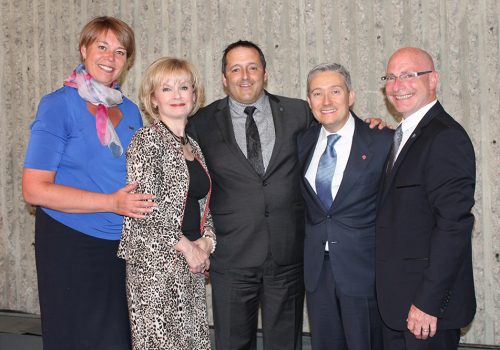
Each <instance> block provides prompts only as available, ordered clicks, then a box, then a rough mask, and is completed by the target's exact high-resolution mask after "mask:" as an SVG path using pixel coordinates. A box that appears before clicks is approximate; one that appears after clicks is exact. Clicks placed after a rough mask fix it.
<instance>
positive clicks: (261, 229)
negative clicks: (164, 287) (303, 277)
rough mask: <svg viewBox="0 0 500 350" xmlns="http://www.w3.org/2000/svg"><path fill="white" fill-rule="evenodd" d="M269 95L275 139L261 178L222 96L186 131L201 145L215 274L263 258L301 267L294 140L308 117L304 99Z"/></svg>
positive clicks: (300, 203) (301, 211)
mask: <svg viewBox="0 0 500 350" xmlns="http://www.w3.org/2000/svg"><path fill="white" fill-rule="evenodd" d="M268 96H269V102H270V104H271V110H272V114H273V119H274V127H275V133H276V134H275V135H276V139H275V144H274V149H273V152H272V156H271V159H270V162H269V165H268V167H267V169H266V173H265V174H264V176H263V177H261V176H259V175H258V174H257V173H256V172H255V170H254V169H253V168H252V166H251V164H250V163H249V162H248V160H247V158H246V157H245V155H244V154H243V152H241V149H240V148H239V146H238V144H237V143H236V139H235V136H234V131H233V124H232V121H231V115H230V111H229V104H228V98H227V97H226V98H224V99H221V100H218V101H215V102H213V103H212V104H210V105H209V106H207V107H205V108H203V109H202V110H200V111H199V112H197V113H196V115H195V116H193V118H191V120H190V126H189V132H191V133H192V135H193V136H194V137H195V138H196V140H197V141H198V143H199V145H200V146H201V149H202V151H203V154H204V156H205V159H206V162H207V166H208V169H209V172H210V175H211V176H212V186H213V188H212V197H211V200H210V210H211V212H212V218H213V221H214V225H215V229H216V232H217V249H216V251H215V253H214V255H213V257H212V265H211V267H212V268H213V269H215V270H224V269H226V268H246V267H256V266H259V265H261V264H262V263H263V262H264V260H265V259H266V257H267V256H268V254H271V256H272V259H273V260H274V261H275V262H276V263H277V264H280V265H287V264H293V263H302V257H303V239H304V205H303V201H302V198H301V196H300V192H299V190H298V184H299V177H300V171H299V167H298V165H297V146H296V135H297V133H298V132H299V131H300V130H303V129H305V128H307V127H308V126H309V125H310V124H311V122H312V117H311V114H310V110H309V107H308V106H307V104H306V102H305V101H303V100H298V99H291V98H286V97H281V96H274V95H271V94H268Z"/></svg>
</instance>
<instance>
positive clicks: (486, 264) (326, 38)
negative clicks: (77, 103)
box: [0, 0, 500, 344]
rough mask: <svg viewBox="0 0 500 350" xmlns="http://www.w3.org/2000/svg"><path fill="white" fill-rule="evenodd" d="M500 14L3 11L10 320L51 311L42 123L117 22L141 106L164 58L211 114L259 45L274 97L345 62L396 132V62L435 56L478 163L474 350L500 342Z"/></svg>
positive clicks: (322, 9) (130, 90) (380, 9)
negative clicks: (131, 56) (40, 184)
mask: <svg viewBox="0 0 500 350" xmlns="http://www.w3.org/2000/svg"><path fill="white" fill-rule="evenodd" d="M499 6H500V2H499V1H498V0H458V1H457V0H415V1H409V0H368V1H365V0H353V1H339V0H289V1H285V0H243V1H240V0H214V1H204V0H190V1H183V2H181V1H174V0H164V1H162V0H155V1H138V0H119V1H103V0H83V1H79V0H78V1H77V0H70V1H66V0H30V1H28V0H18V1H13V0H3V1H0V82H1V83H0V110H1V111H2V113H0V308H3V309H13V310H22V311H28V312H37V311H38V302H37V289H36V274H35V266H34V251H33V223H34V220H33V216H32V215H31V214H30V207H29V206H27V205H26V204H25V203H24V202H23V200H22V196H21V171H22V162H23V158H24V152H25V147H26V143H27V139H28V135H29V125H30V123H31V121H32V119H33V117H34V114H35V111H36V106H37V104H38V101H39V99H40V97H41V96H43V95H44V94H47V93H49V92H50V91H52V90H54V89H56V88H58V87H60V86H61V85H62V81H63V80H64V78H66V76H68V75H69V73H70V72H71V70H72V69H73V68H74V67H75V66H76V64H77V63H78V60H79V53H78V48H77V45H78V34H79V31H80V29H81V27H82V26H83V24H85V23H86V22H87V21H88V20H89V19H90V18H92V17H94V16H97V15H105V14H107V15H114V16H117V17H120V18H122V19H123V20H125V21H126V22H128V23H129V24H130V25H131V26H132V27H133V28H134V30H135V32H136V38H137V45H138V55H137V59H136V62H135V65H134V66H133V68H132V69H131V70H130V72H129V73H128V74H127V76H126V79H125V80H124V84H123V91H124V92H125V93H126V94H127V96H129V97H130V98H131V99H132V100H137V89H138V85H139V83H140V77H141V74H142V72H143V71H144V69H145V68H146V67H147V65H148V64H149V63H151V62H152V61H153V60H154V59H155V58H157V57H159V56H164V55H171V56H179V57H186V58H188V59H190V60H192V61H193V62H194V63H195V64H196V65H197V66H198V68H199V69H200V71H201V73H202V76H203V77H204V80H205V85H206V89H207V101H208V102H211V101H212V100H214V99H216V98H219V97H221V96H223V90H222V86H221V83H220V56H221V52H222V50H223V49H224V47H225V46H226V45H227V44H228V43H230V42H232V41H235V40H238V39H249V40H253V41H255V42H256V43H258V44H259V45H260V46H261V47H262V49H263V51H264V53H265V55H266V58H267V60H268V70H269V73H270V79H269V85H268V89H269V91H271V92H273V93H277V94H284V95H289V96H294V97H305V81H306V75H307V72H308V70H309V69H310V68H311V67H312V66H313V65H315V64H317V63H320V62H324V61H335V62H339V63H342V64H344V65H345V66H346V67H347V68H348V69H349V70H350V71H351V73H352V78H353V85H354V88H355V90H356V91H357V102H356V105H355V107H354V110H355V111H356V113H357V114H358V115H360V116H363V117H365V116H373V115H377V116H381V117H382V118H384V119H385V120H387V122H388V123H389V124H391V125H394V124H395V120H394V118H393V116H392V115H391V112H390V110H389V109H388V108H387V104H386V101H385V99H384V96H383V93H382V84H381V82H380V80H379V77H380V76H381V75H383V74H384V69H385V63H386V60H387V58H388V57H389V55H390V54H391V53H392V52H393V51H394V50H395V49H396V48H398V47H401V46H408V45H412V46H420V47H423V48H425V49H427V50H428V51H429V52H430V53H431V54H432V55H433V56H434V58H435V60H436V65H437V70H438V71H439V72H440V79H441V84H440V88H439V99H440V100H441V102H442V103H443V105H444V107H445V108H446V109H447V110H448V112H449V113H450V114H451V115H452V116H454V117H455V118H456V119H457V120H458V121H459V122H461V123H462V124H463V125H464V127H465V128H466V129H467V131H468V132H469V134H470V136H471V138H472V140H473V142H474V146H475V150H476V155H477V172H478V180H477V191H476V206H475V208H474V213H475V215H476V225H475V229H474V234H473V235H474V236H473V244H474V265H475V280H476V289H477V299H478V312H477V316H476V319H475V320H474V322H473V324H472V325H471V327H470V329H469V330H468V332H467V333H466V334H465V336H464V337H463V339H462V341H464V342H467V343H480V344H500V282H499V277H500V238H499V235H498V232H499V231H500V215H499V210H500V209H499V202H500V186H499V185H500V184H499V182H500V176H499V175H500V173H499V172H500V152H499V149H498V148H499V147H498V145H499V142H500V140H499V132H500V125H499V124H500V118H498V111H499V110H500V98H499V83H498V79H499V58H498V57H499V45H500V44H499V35H498V34H499V33H498V20H499V16H500V14H499ZM305 329H307V324H306V325H305Z"/></svg>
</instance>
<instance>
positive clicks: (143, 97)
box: [139, 57, 205, 122]
mask: <svg viewBox="0 0 500 350" xmlns="http://www.w3.org/2000/svg"><path fill="white" fill-rule="evenodd" d="M182 74H186V75H187V76H188V77H189V80H190V81H191V84H192V86H193V90H194V93H195V101H194V106H193V110H192V111H191V113H190V114H189V116H192V115H193V114H195V113H196V112H197V111H198V109H200V107H202V106H203V103H204V102H205V91H204V89H203V85H202V83H201V79H200V75H199V73H198V70H197V69H196V68H195V67H194V65H193V64H192V63H190V62H188V61H186V60H183V59H180V58H173V57H162V58H159V59H157V60H156V61H154V62H153V63H151V65H150V66H149V67H148V68H147V69H146V72H145V73H144V76H143V78H142V82H141V87H140V89H139V104H140V107H141V110H142V112H143V113H144V114H145V115H146V118H147V119H148V120H149V121H150V122H153V121H155V120H159V119H160V115H159V113H158V108H155V107H154V105H153V101H152V98H153V94H154V91H155V90H156V89H157V88H158V87H159V86H160V85H162V84H163V83H164V82H165V77H168V76H172V75H182Z"/></svg>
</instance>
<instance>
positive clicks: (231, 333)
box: [210, 258, 304, 350]
mask: <svg viewBox="0 0 500 350" xmlns="http://www.w3.org/2000/svg"><path fill="white" fill-rule="evenodd" d="M210 278H211V282H212V298H213V311H214V325H215V340H216V348H217V350H243V349H248V350H252V349H256V341H257V340H256V336H257V322H258V314H259V306H260V307H261V311H262V330H263V340H264V349H266V350H280V349H283V350H294V349H296V350H300V349H301V348H302V318H303V307H304V280H303V265H302V264H295V265H287V266H278V265H276V264H275V263H274V262H273V261H272V259H271V258H268V259H267V260H266V262H265V263H264V264H263V265H262V266H259V267H255V268H244V269H228V270H224V271H216V270H211V271H210Z"/></svg>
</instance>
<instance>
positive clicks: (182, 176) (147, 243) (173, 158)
mask: <svg viewBox="0 0 500 350" xmlns="http://www.w3.org/2000/svg"><path fill="white" fill-rule="evenodd" d="M190 141H191V146H192V150H193V154H194V156H195V158H196V159H197V160H198V161H200V163H201V165H202V167H203V169H204V170H205V171H208V170H207V167H206V164H205V160H204V158H203V154H202V153H201V150H200V147H199V146H198V144H197V143H196V142H195V141H194V140H190ZM207 174H208V172H207ZM127 183H137V185H138V187H137V189H136V190H135V192H137V193H150V194H153V195H155V202H156V204H157V208H155V210H154V211H153V212H152V213H149V214H147V215H146V217H145V218H144V219H134V218H130V217H125V219H124V223H123V228H122V237H121V241H120V245H119V249H118V255H119V256H120V257H122V258H124V259H126V260H127V262H128V263H131V264H136V265H139V266H143V267H149V268H161V269H162V270H163V269H167V270H169V269H173V270H175V269H176V267H179V266H184V267H186V269H185V271H187V263H186V261H185V259H184V257H183V256H181V255H179V254H177V252H176V251H175V248H174V246H175V245H176V244H177V242H178V241H179V239H180V237H181V235H182V231H181V228H182V221H183V217H184V205H185V202H186V198H187V194H188V189H189V170H188V167H187V164H186V159H185V157H184V154H183V151H182V146H181V145H180V143H179V142H178V141H177V140H176V139H175V138H174V137H173V136H172V134H170V133H169V132H168V131H167V129H166V128H165V127H164V126H163V125H162V124H161V123H160V122H155V123H153V124H152V125H151V126H147V127H144V128H141V129H139V131H137V133H136V134H135V136H134V137H133V139H132V142H131V143H130V146H129V147H128V149H127ZM209 201H210V192H209V193H208V194H207V196H206V197H205V198H203V199H201V200H200V210H201V213H200V214H201V220H200V221H201V222H200V231H201V232H203V231H204V229H205V228H206V227H207V226H209V227H213V223H212V218H211V215H210V210H209V206H208V203H209ZM179 260H181V261H182V265H181V263H180V262H179Z"/></svg>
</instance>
